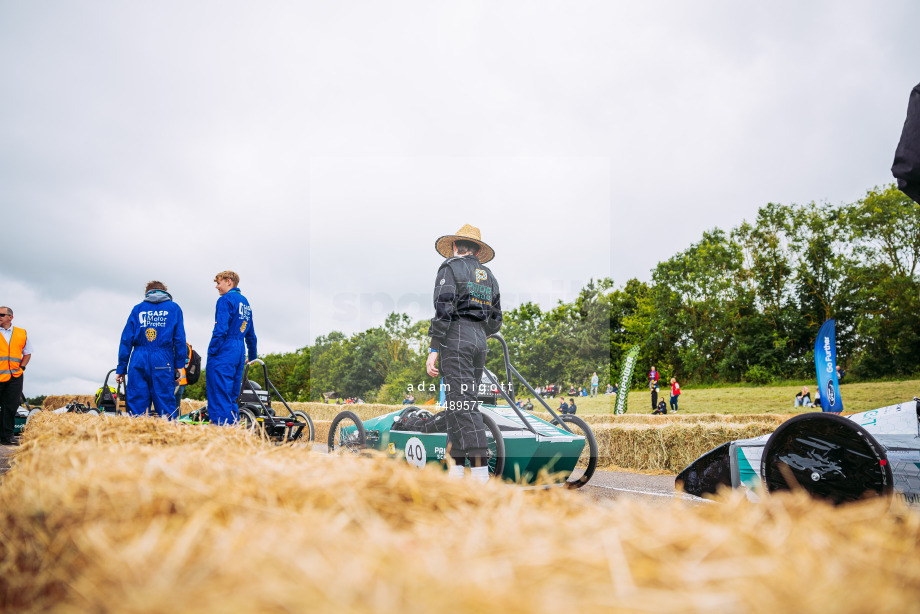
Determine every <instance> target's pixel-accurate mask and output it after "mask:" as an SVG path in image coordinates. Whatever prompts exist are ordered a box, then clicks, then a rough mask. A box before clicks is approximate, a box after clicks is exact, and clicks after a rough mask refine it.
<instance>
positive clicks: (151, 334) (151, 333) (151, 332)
mask: <svg viewBox="0 0 920 614" xmlns="http://www.w3.org/2000/svg"><path fill="white" fill-rule="evenodd" d="M144 333H145V334H146V335H147V341H153V340H154V339H156V338H157V329H155V328H148V329H147V330H146V331H144Z"/></svg>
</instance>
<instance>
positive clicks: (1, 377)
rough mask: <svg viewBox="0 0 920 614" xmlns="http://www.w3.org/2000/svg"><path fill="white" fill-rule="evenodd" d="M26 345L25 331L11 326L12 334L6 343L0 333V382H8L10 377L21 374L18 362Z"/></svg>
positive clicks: (20, 360)
mask: <svg viewBox="0 0 920 614" xmlns="http://www.w3.org/2000/svg"><path fill="white" fill-rule="evenodd" d="M24 347H26V331H25V329H22V328H16V327H15V326H14V327H13V336H12V337H10V343H9V345H7V343H6V337H4V336H3V335H0V382H8V381H10V378H11V377H19V376H20V375H22V369H21V368H20V367H19V363H21V362H22V350H23V348H24Z"/></svg>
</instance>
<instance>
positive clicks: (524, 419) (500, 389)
mask: <svg viewBox="0 0 920 614" xmlns="http://www.w3.org/2000/svg"><path fill="white" fill-rule="evenodd" d="M482 372H483V373H485V375H486V377H488V378H489V381H490V382H492V384H493V385H494V386H495V387H496V388H498V393H499V394H500V395H502V397H504V399H505V400H506V401H508V405H510V406H511V409H513V410H514V413H516V414H517V415H518V418H520V419H521V422H523V423H524V426H526V427H527V430H528V431H530V432H531V433H533V434H534V436H536V438H537V439H539V438H540V434H539V433H538V432H537V431H536V430H534V428H533V425H532V424H531V423H530V421H529V420H528V419H527V416H525V415H524V413H523V412H522V411H521V408H520V407H518V406H517V405H516V404H515V402H514V399H512V398H511V396H509V395H508V393H507V392H505V389H504V387H503V386H502V384H499V383H498V380H496V379H495V378H494V377H492V374H491V373H489V371H488V370H487V369H483V370H482Z"/></svg>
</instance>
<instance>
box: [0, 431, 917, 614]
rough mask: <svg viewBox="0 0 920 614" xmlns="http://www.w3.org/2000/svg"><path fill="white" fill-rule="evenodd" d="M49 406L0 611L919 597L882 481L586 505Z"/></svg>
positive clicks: (14, 481) (574, 606)
mask: <svg viewBox="0 0 920 614" xmlns="http://www.w3.org/2000/svg"><path fill="white" fill-rule="evenodd" d="M50 418H51V419H50V420H40V421H38V422H37V423H36V425H35V426H34V427H32V428H30V429H29V430H28V431H27V433H26V437H25V438H26V444H25V445H24V446H23V447H22V448H21V449H20V450H19V451H18V452H17V454H16V456H17V458H16V463H15V465H14V467H13V469H11V470H10V472H9V473H8V474H7V475H6V476H5V477H4V478H3V480H2V482H0V609H3V610H4V611H17V612H39V611H49V610H50V611H55V612H65V613H69V612H98V613H109V612H125V613H129V614H132V613H135V612H138V613H140V612H145V613H146V612H164V611H169V612H192V613H198V612H202V613H203V612H209V613H210V612H222V613H231V614H232V613H235V612H254V611H258V612H312V611H318V612H394V611H399V612H410V613H415V612H433V611H461V612H462V611H483V612H484V611H490V612H491V611H498V612H507V613H510V614H517V613H525V612H526V613H530V612H553V613H557V612H560V611H593V610H596V609H603V610H618V611H653V612H654V611H657V612H663V611H681V612H707V613H709V612H713V611H720V612H753V613H764V614H766V613H771V614H773V613H783V612H827V611H833V612H841V613H851V612H852V613H856V612H860V613H861V612H869V611H901V610H903V611H915V610H916V609H917V606H916V603H917V598H918V597H920V568H918V566H917V565H916V560H917V558H918V556H920V515H917V514H916V513H914V512H910V511H907V510H905V509H903V508H901V507H896V508H895V509H894V511H893V512H889V507H888V505H887V504H886V503H885V502H882V501H878V500H875V501H867V502H863V503H859V504H855V505H850V506H845V507H841V508H832V507H830V506H827V505H824V504H820V503H816V502H814V501H812V500H810V499H808V498H807V497H805V496H804V495H802V494H800V493H796V494H791V495H786V496H777V497H768V498H767V500H766V501H764V502H763V503H762V504H752V503H749V502H747V501H746V500H745V499H744V497H743V495H740V494H738V493H733V494H732V495H730V496H728V497H726V498H723V499H722V500H721V501H722V502H721V504H718V505H692V506H691V505H687V504H686V503H683V502H681V501H675V502H674V503H673V504H671V505H664V506H662V505H657V506H653V507H650V506H649V504H647V503H640V502H635V501H619V502H613V503H611V504H608V505H597V504H595V503H593V502H592V501H591V500H590V498H588V497H583V496H580V495H578V494H577V493H573V492H570V491H565V490H562V489H550V490H547V491H524V490H521V489H518V488H515V487H511V486H506V485H502V484H499V483H495V482H492V483H489V484H484V485H483V484H478V483H475V482H472V481H469V480H461V481H452V480H449V479H447V477H446V475H445V474H444V472H442V471H439V470H436V469H426V470H423V471H419V470H416V469H414V468H412V467H410V466H408V465H406V464H404V463H398V462H393V461H388V460H386V459H385V458H382V457H381V456H374V457H370V458H364V457H350V456H345V457H335V456H327V455H321V454H309V453H304V451H303V450H298V449H296V448H294V447H292V446H285V447H274V446H268V445H265V446H256V447H253V446H251V445H243V446H242V447H241V445H240V444H241V442H242V440H240V439H238V438H237V437H236V435H237V433H236V432H235V429H214V428H211V429H198V431H201V432H206V433H208V434H209V435H210V444H209V445H208V446H200V445H198V442H195V441H191V442H189V443H188V444H180V445H171V446H168V447H164V446H163V445H160V444H152V443H149V441H150V435H149V432H150V431H151V430H153V431H158V432H167V431H168V428H167V427H169V425H165V426H164V424H165V423H157V424H155V425H152V426H148V427H145V428H144V429H139V430H138V431H134V430H131V431H130V432H126V433H125V436H124V437H123V438H122V439H120V440H115V439H113V438H109V437H103V438H96V439H93V438H91V437H86V436H85V432H86V431H87V430H94V429H90V428H84V427H85V425H84V424H83V423H82V422H81V421H80V420H72V419H73V418H75V417H71V416H51V417H50ZM76 418H80V417H76ZM68 419H71V420H72V421H73V422H74V423H76V424H78V425H80V426H78V427H74V428H72V429H70V430H68V429H66V428H64V427H61V426H60V424H61V423H63V421H66V420H68ZM151 422H156V421H153V420H151ZM163 429H166V430H165V431H164V430H163ZM186 430H188V431H194V430H195V429H192V428H187V429H186ZM135 435H137V437H138V438H139V440H140V441H136V440H135V439H134V436H135ZM52 439H53V441H54V443H53V445H52V444H51V443H50V442H51V440H52ZM806 570H807V572H806Z"/></svg>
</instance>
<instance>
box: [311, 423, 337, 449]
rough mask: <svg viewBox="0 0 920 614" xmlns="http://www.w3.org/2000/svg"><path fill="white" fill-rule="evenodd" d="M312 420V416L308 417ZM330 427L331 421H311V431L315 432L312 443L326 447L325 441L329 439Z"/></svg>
mask: <svg viewBox="0 0 920 614" xmlns="http://www.w3.org/2000/svg"><path fill="white" fill-rule="evenodd" d="M310 417H311V418H312V416H310ZM331 425H332V420H313V429H314V430H315V431H316V438H315V439H314V441H315V442H316V443H318V444H320V445H326V441H327V440H328V439H329V427H330V426H331Z"/></svg>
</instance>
